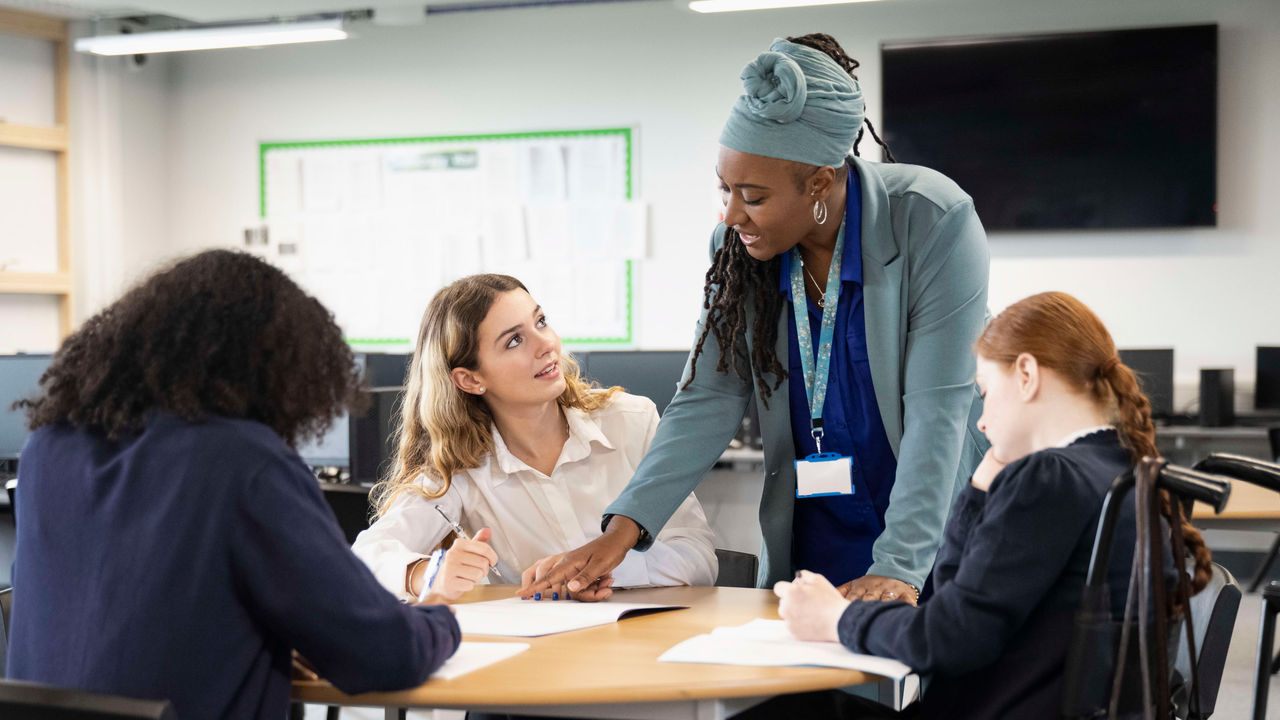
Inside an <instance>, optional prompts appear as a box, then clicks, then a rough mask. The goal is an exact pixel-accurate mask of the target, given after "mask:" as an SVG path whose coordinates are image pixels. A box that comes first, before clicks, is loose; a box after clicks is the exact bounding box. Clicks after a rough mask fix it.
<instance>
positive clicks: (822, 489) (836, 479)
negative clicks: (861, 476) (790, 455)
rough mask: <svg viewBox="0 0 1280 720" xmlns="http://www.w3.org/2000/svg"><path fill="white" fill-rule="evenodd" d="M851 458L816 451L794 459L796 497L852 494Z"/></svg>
mask: <svg viewBox="0 0 1280 720" xmlns="http://www.w3.org/2000/svg"><path fill="white" fill-rule="evenodd" d="M852 475H853V459H852V458H849V457H846V456H843V455H840V454H838V453H817V454H815V455H810V456H808V457H806V458H805V459H803V460H797V461H796V497H798V498H810V497H823V496H825V495H852V494H853V479H852Z"/></svg>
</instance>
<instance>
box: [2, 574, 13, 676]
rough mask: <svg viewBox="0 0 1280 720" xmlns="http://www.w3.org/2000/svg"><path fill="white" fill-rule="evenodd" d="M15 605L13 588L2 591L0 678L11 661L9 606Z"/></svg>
mask: <svg viewBox="0 0 1280 720" xmlns="http://www.w3.org/2000/svg"><path fill="white" fill-rule="evenodd" d="M12 604H13V588H5V589H3V590H0V616H3V617H0V620H3V622H0V678H2V677H4V669H5V666H6V665H7V663H8V660H9V606H10V605H12Z"/></svg>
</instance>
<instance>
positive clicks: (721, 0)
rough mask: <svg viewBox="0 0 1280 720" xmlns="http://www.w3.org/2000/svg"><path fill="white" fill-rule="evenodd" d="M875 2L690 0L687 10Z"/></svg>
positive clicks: (859, 0) (709, 10) (720, 10)
mask: <svg viewBox="0 0 1280 720" xmlns="http://www.w3.org/2000/svg"><path fill="white" fill-rule="evenodd" d="M855 2H875V0H692V2H690V3H689V9H690V10H693V11H694V12H700V13H718V12H738V11H739V10H776V9H779V8H796V7H809V6H811V5H842V4H844V3H855Z"/></svg>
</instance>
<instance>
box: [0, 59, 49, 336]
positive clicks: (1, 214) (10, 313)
mask: <svg viewBox="0 0 1280 720" xmlns="http://www.w3.org/2000/svg"><path fill="white" fill-rule="evenodd" d="M53 67H54V66H53V45H52V44H51V43H48V42H45V41H42V40H37V39H32V38H22V37H15V36H8V35H0V121H4V122H11V123H17V124H23V125H52V124H53V115H54V107H53V95H54V90H53V79H54V72H53ZM56 178H57V173H56V166H55V155H54V154H53V153H50V152H44V151H41V150H23V149H18V148H0V268H3V269H7V270H9V271H12V272H53V271H54V270H56V269H57V267H58V244H57V223H56V221H57V180H56ZM0 328H3V332H0V352H14V351H19V350H21V351H32V352H38V351H41V350H49V349H51V348H53V347H54V346H55V345H56V344H57V342H58V303H57V300H56V299H55V298H52V297H40V296H36V295H0Z"/></svg>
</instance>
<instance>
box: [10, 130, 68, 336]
mask: <svg viewBox="0 0 1280 720" xmlns="http://www.w3.org/2000/svg"><path fill="white" fill-rule="evenodd" d="M57 178H58V174H57V157H56V156H55V155H54V154H53V153H51V152H47V151H44V150H27V149H25V148H11V147H0V268H2V269H5V270H8V271H10V272H23V273H28V272H31V273H48V272H56V271H57V269H58V225H57V219H58V210H57V209H58V202H57V197H58V192H57V191H58V188H57ZM56 325H57V323H55V327H56Z"/></svg>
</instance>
